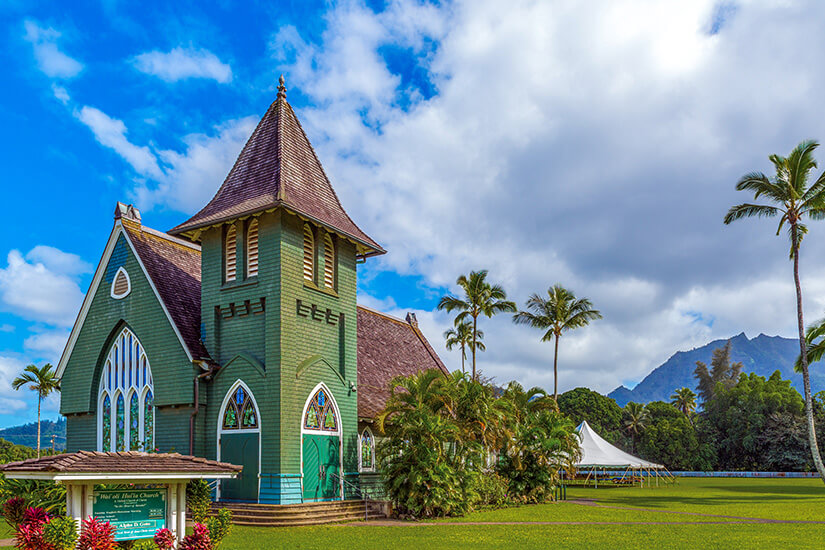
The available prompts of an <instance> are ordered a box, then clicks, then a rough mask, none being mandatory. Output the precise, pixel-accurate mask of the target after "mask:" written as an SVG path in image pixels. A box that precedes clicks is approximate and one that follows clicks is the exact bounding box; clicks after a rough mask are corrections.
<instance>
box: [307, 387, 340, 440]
mask: <svg viewBox="0 0 825 550" xmlns="http://www.w3.org/2000/svg"><path fill="white" fill-rule="evenodd" d="M304 429H306V430H318V431H322V432H337V431H338V414H337V413H336V412H335V405H334V404H333V403H332V399H330V398H329V394H328V393H327V390H326V389H325V388H319V389H318V391H317V392H315V395H313V396H312V399H311V400H310V402H309V405H308V406H307V408H306V413H305V414H304Z"/></svg>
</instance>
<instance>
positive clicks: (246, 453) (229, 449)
mask: <svg viewBox="0 0 825 550" xmlns="http://www.w3.org/2000/svg"><path fill="white" fill-rule="evenodd" d="M259 444H260V443H259V437H258V433H257V432H252V433H244V432H239V433H234V434H221V462H229V463H230V464H238V465H240V466H243V471H241V473H240V475H239V476H238V477H237V478H235V479H224V480H222V481H221V499H227V500H245V501H252V502H257V501H258V472H259V471H260V464H259V457H260V455H259V452H258V446H259Z"/></svg>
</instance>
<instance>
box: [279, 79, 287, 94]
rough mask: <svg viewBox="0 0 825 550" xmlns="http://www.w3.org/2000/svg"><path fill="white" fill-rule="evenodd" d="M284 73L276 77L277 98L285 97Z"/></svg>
mask: <svg viewBox="0 0 825 550" xmlns="http://www.w3.org/2000/svg"><path fill="white" fill-rule="evenodd" d="M284 82H285V80H284V75H281V76H280V78H278V99H286V86H285V85H284Z"/></svg>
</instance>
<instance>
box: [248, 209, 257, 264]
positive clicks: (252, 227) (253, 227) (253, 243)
mask: <svg viewBox="0 0 825 550" xmlns="http://www.w3.org/2000/svg"><path fill="white" fill-rule="evenodd" d="M257 275H258V220H257V218H256V219H254V220H252V221H251V222H249V226H248V227H247V229H246V276H247V277H255V276H257Z"/></svg>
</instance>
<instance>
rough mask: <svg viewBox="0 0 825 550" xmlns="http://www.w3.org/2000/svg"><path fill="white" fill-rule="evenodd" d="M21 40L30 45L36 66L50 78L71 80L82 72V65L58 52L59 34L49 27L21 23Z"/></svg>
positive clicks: (26, 22) (29, 20)
mask: <svg viewBox="0 0 825 550" xmlns="http://www.w3.org/2000/svg"><path fill="white" fill-rule="evenodd" d="M23 26H24V28H25V30H26V33H25V35H24V36H23V38H24V39H25V40H26V41H27V42H29V43H31V45H32V48H33V50H34V57H35V59H36V60H37V66H38V67H39V68H40V70H41V71H42V72H43V73H44V74H45V75H46V76H48V77H50V78H71V77H73V76H77V74H78V73H80V71H82V70H83V64H82V63H80V62H79V61H77V60H76V59H73V58H71V57H69V56H68V55H66V54H65V53H63V52H62V51H60V49H59V48H58V47H57V40H58V38H60V36H61V35H60V33H59V32H58V31H56V30H55V29H53V28H51V27H42V26H40V25H39V24H38V23H37V22H36V21H33V20H31V19H27V20H26V21H24V22H23Z"/></svg>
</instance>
